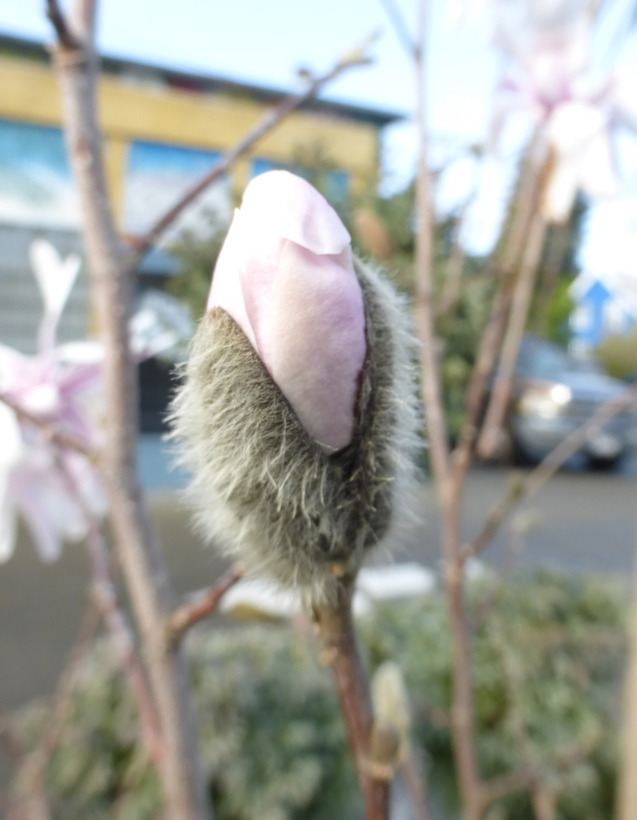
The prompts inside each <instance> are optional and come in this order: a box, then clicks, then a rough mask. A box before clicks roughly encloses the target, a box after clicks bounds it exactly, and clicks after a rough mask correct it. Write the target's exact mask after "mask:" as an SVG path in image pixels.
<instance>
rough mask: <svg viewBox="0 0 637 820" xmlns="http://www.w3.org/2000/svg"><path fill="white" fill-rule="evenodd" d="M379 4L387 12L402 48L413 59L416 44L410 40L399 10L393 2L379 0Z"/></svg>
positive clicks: (391, 0) (390, 0)
mask: <svg viewBox="0 0 637 820" xmlns="http://www.w3.org/2000/svg"><path fill="white" fill-rule="evenodd" d="M380 4H381V6H383V8H384V9H385V11H386V12H387V16H388V17H389V19H390V20H391V24H392V26H393V27H394V31H395V32H396V36H397V37H398V39H399V40H400V43H401V45H402V47H403V48H404V49H405V51H406V53H407V55H408V56H409V57H413V56H414V52H415V51H416V48H417V47H418V46H417V43H414V41H413V40H412V38H411V34H410V33H409V28H408V27H407V25H406V23H405V18H404V17H403V15H402V13H401V11H400V9H399V8H398V6H397V5H396V4H395V3H394V0H380Z"/></svg>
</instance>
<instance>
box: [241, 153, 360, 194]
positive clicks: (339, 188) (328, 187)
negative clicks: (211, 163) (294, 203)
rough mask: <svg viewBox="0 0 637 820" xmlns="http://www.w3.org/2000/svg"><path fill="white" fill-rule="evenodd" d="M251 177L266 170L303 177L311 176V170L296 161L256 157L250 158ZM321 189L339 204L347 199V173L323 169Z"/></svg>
mask: <svg viewBox="0 0 637 820" xmlns="http://www.w3.org/2000/svg"><path fill="white" fill-rule="evenodd" d="M251 170H252V173H251V177H252V178H254V177H258V176H259V175H260V174H265V173H266V171H275V170H284V171H291V172H292V173H293V174H297V175H298V176H300V177H303V179H309V178H311V177H312V172H311V171H310V170H308V169H307V168H303V167H302V166H301V165H298V164H297V163H284V162H275V161H274V160H270V159H265V158H263V157H256V158H255V159H253V160H252V168H251ZM320 179H321V182H322V189H323V194H324V195H325V198H326V199H327V200H328V201H329V202H332V203H335V204H337V205H338V204H340V203H342V202H345V201H346V200H347V197H348V195H349V174H348V173H347V171H324V172H321V173H320Z"/></svg>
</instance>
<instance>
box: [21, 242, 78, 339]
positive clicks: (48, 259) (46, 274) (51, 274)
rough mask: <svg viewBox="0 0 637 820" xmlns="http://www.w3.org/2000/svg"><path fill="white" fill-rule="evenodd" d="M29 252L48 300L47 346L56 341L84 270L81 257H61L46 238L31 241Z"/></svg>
mask: <svg viewBox="0 0 637 820" xmlns="http://www.w3.org/2000/svg"><path fill="white" fill-rule="evenodd" d="M29 256H30V259H31V265H32V267H33V271H34V273H35V278H36V279H37V282H38V286H39V288H40V293H41V294H42V298H43V300H44V316H43V317H42V323H41V325H40V348H41V349H42V350H46V349H48V348H51V347H52V346H53V344H54V342H55V331H56V328H57V324H58V321H59V319H60V315H61V313H62V310H63V309H64V305H65V304H66V300H67V299H68V296H69V293H70V292H71V288H72V287H73V283H74V282H75V279H76V277H77V274H78V272H79V270H80V265H81V259H80V257H79V256H78V255H77V254H71V255H70V256H67V257H66V259H64V260H62V259H60V256H59V254H58V252H57V251H56V249H55V248H54V247H53V245H52V244H51V243H50V242H47V241H46V240H44V239H36V240H35V241H34V242H33V243H32V244H31V247H30V249H29Z"/></svg>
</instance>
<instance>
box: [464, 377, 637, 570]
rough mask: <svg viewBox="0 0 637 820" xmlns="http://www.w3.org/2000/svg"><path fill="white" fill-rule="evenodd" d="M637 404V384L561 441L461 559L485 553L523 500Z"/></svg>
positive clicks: (508, 498)
mask: <svg viewBox="0 0 637 820" xmlns="http://www.w3.org/2000/svg"><path fill="white" fill-rule="evenodd" d="M636 403H637V385H632V386H631V387H629V388H627V389H626V390H625V391H624V392H623V393H622V394H621V395H620V396H619V397H618V398H615V399H610V400H609V401H607V402H604V404H602V405H601V407H599V408H598V409H597V410H596V411H595V413H593V415H592V416H591V417H590V418H589V419H588V421H586V422H585V423H584V424H582V425H581V427H578V428H577V430H574V431H573V432H572V433H571V434H570V435H569V436H567V437H566V438H565V439H564V440H563V441H561V442H560V443H559V444H558V445H557V447H555V448H554V449H553V450H551V452H550V453H549V454H548V455H547V456H546V458H545V459H544V460H543V461H542V462H541V463H540V464H538V466H537V467H535V469H533V470H531V472H530V473H529V474H528V475H527V476H526V478H524V479H521V480H520V481H519V482H515V483H513V484H512V485H511V486H510V488H509V491H508V492H507V495H506V496H505V497H504V498H503V499H502V501H500V503H499V504H497V505H496V506H495V507H494V508H493V509H492V510H491V512H490V513H489V515H488V517H487V520H486V523H485V525H484V527H483V528H482V530H481V531H480V532H479V533H478V535H476V536H475V538H473V539H472V540H471V541H469V542H468V543H466V544H464V545H463V547H462V552H461V557H462V561H463V563H464V562H465V561H467V560H468V559H469V558H471V557H472V556H474V555H477V554H479V553H480V552H482V551H483V550H484V549H485V548H486V547H487V546H488V545H489V543H490V542H491V540H492V539H493V537H494V536H495V534H496V532H497V531H498V529H499V527H500V525H501V524H502V522H503V521H504V519H505V518H506V516H507V515H508V513H509V512H510V511H511V510H512V509H513V507H515V505H516V504H518V503H520V502H521V501H527V500H528V499H529V498H531V497H532V496H534V495H535V494H536V493H537V492H539V490H540V489H541V488H542V487H543V486H544V484H546V482H547V481H548V480H549V479H550V478H552V477H553V476H554V475H555V473H556V472H557V471H558V470H559V469H560V467H561V466H562V465H563V464H564V463H565V462H566V461H568V459H569V458H570V457H571V456H573V455H575V453H576V452H577V451H578V450H580V449H581V448H582V446H583V445H584V444H586V442H587V441H588V440H589V439H590V438H591V436H594V435H595V434H596V433H597V432H599V430H601V429H602V427H603V426H604V425H605V424H607V423H608V422H609V421H610V420H611V419H612V418H614V417H615V416H616V415H617V414H618V413H621V412H623V411H625V410H627V409H628V408H629V407H631V406H633V405H634V404H636Z"/></svg>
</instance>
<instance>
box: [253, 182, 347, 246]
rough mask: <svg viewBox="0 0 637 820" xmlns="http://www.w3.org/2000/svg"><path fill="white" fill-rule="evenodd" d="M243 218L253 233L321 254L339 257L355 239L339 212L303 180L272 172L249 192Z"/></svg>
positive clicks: (254, 183)
mask: <svg viewBox="0 0 637 820" xmlns="http://www.w3.org/2000/svg"><path fill="white" fill-rule="evenodd" d="M241 217H242V219H245V220H246V222H248V221H249V222H250V226H251V229H257V228H260V229H261V230H263V231H264V232H266V233H267V234H270V235H275V234H276V235H278V236H281V237H283V238H284V239H290V240H291V241H292V242H296V244H297V245H301V247H303V248H307V249H308V250H310V251H313V252H314V253H318V254H323V253H327V254H337V253H341V252H342V251H344V250H345V248H346V247H348V245H349V244H350V241H351V238H350V235H349V233H348V232H347V229H346V228H345V226H344V225H343V223H342V222H341V220H340V218H339V216H338V214H337V213H336V211H335V210H334V209H333V208H332V207H331V206H330V205H329V204H328V203H327V202H326V200H325V199H324V198H323V197H322V196H321V194H319V192H318V191H317V190H316V188H314V187H313V186H312V185H310V183H309V182H306V180H304V179H303V178H302V177H299V176H296V175H295V174H291V173H289V171H268V173H266V174H261V175H260V176H258V177H255V178H254V179H253V180H252V181H251V182H250V184H249V185H248V187H247V188H246V191H245V194H244V196H243V203H242V205H241Z"/></svg>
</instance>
